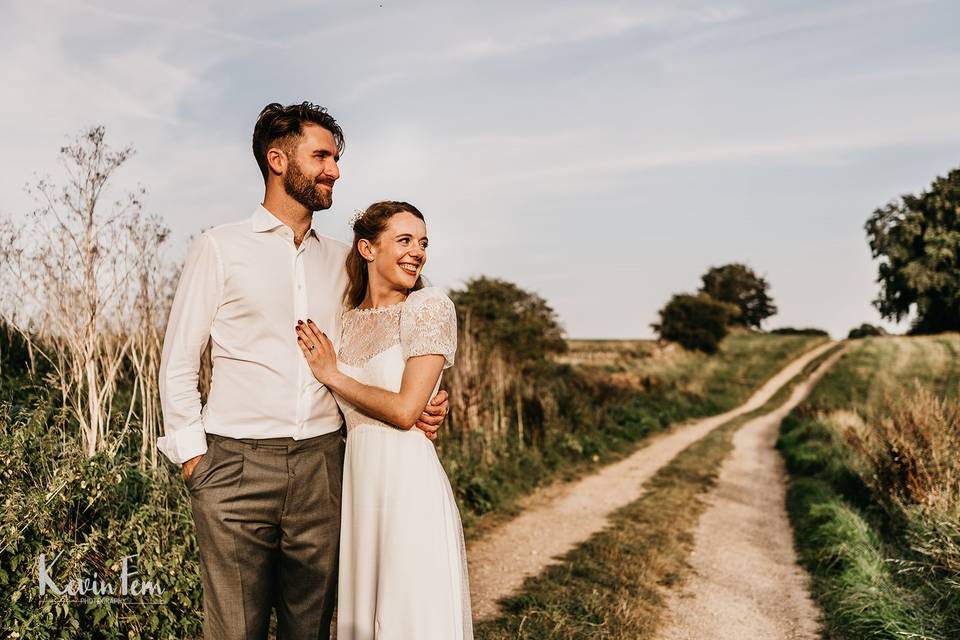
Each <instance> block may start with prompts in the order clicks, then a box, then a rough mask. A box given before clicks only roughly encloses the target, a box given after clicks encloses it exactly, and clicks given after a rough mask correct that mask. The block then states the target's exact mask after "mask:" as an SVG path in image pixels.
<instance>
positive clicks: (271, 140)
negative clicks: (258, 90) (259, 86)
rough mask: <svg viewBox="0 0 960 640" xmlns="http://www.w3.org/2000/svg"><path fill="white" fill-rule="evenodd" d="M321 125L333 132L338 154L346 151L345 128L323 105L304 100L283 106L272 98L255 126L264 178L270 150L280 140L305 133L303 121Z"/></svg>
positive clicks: (255, 153)
mask: <svg viewBox="0 0 960 640" xmlns="http://www.w3.org/2000/svg"><path fill="white" fill-rule="evenodd" d="M305 123H312V124H316V125H319V126H321V127H323V128H324V129H326V130H327V131H329V132H330V133H331V134H333V139H334V140H335V141H336V143H337V155H339V154H341V153H343V131H341V130H340V125H339V124H337V121H336V120H335V119H334V117H333V116H332V115H330V114H329V113H327V110H326V109H325V108H324V107H321V106H319V105H315V104H313V103H312V102H301V103H300V104H290V105H287V106H283V105H282V104H280V103H278V102H272V103H270V104H268V105H267V106H265V107H264V108H263V110H262V111H261V112H260V115H259V116H258V117H257V124H256V125H255V126H254V127H253V157H254V158H256V159H257V164H258V165H259V166H260V173H262V174H263V180H264V182H266V180H267V172H268V171H269V167H268V166H267V150H268V149H269V148H270V147H273V146H277V143H278V142H279V143H280V144H282V145H283V144H289V143H292V142H294V141H295V140H296V139H297V138H299V137H300V135H301V134H302V133H303V125H304V124H305Z"/></svg>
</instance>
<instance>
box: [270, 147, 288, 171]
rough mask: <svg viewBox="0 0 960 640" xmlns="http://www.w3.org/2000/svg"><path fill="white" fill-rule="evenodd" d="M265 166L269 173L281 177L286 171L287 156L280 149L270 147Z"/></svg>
mask: <svg viewBox="0 0 960 640" xmlns="http://www.w3.org/2000/svg"><path fill="white" fill-rule="evenodd" d="M267 166H268V167H270V171H272V172H273V173H274V174H276V175H278V176H282V175H283V173H284V171H286V170H287V154H286V152H285V151H284V150H283V149H281V148H280V147H270V148H269V149H267Z"/></svg>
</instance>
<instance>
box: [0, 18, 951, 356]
mask: <svg viewBox="0 0 960 640" xmlns="http://www.w3.org/2000/svg"><path fill="white" fill-rule="evenodd" d="M161 5H162V6H161ZM2 10H3V14H4V21H3V24H2V25H0V52H2V57H3V59H4V60H6V61H7V62H6V63H5V64H4V65H3V67H2V68H0V84H2V86H3V87H4V96H5V98H6V99H5V100H4V106H3V110H4V115H5V117H4V118H3V125H2V127H3V140H4V141H5V149H6V150H7V153H6V154H4V157H3V159H2V162H3V163H4V166H3V167H2V169H3V171H0V212H3V213H12V214H15V215H16V214H18V213H21V212H24V211H26V210H28V209H29V207H30V204H29V200H28V199H27V198H26V196H25V195H24V194H23V191H22V186H23V184H24V183H26V182H27V181H29V180H31V179H32V176H33V175H34V174H35V173H39V174H44V173H53V174H55V173H56V169H57V166H56V153H57V149H58V148H59V146H60V145H61V144H62V143H63V141H64V140H65V139H66V136H68V135H69V134H72V133H75V132H76V131H78V130H79V129H81V128H82V127H85V126H88V125H92V124H104V125H106V126H107V128H108V133H109V136H110V138H111V139H112V140H113V141H114V142H115V143H117V144H118V145H119V144H124V143H129V144H132V145H134V146H135V147H136V149H137V155H136V156H135V157H134V159H133V160H132V161H131V162H130V163H129V165H128V166H127V167H126V168H125V170H124V171H123V173H122V174H121V175H120V176H118V186H121V187H122V186H125V185H135V184H142V185H143V186H145V187H146V188H147V190H148V198H147V207H148V209H149V210H150V211H154V212H156V213H159V214H161V215H162V216H163V217H164V218H165V219H166V221H167V223H168V224H169V225H170V226H171V228H172V229H173V230H174V236H173V238H172V241H171V245H170V251H169V256H170V259H171V260H176V259H180V258H182V256H183V253H184V250H185V247H186V239H187V238H188V237H189V236H190V235H192V234H194V233H196V232H197V231H198V230H200V229H201V228H204V227H207V226H211V225H214V224H219V223H222V222H227V221H231V220H235V219H238V218H242V217H246V216H248V215H249V213H250V212H251V211H252V208H253V207H254V206H256V204H257V202H259V201H260V197H261V195H262V181H261V179H260V176H259V173H258V171H257V168H256V164H255V163H254V160H253V158H252V155H251V153H250V150H249V139H250V133H251V130H252V126H253V122H254V120H255V118H256V115H257V113H258V112H259V110H260V108H261V107H263V105H264V104H266V103H268V102H272V101H279V102H296V101H300V100H304V99H308V100H311V101H314V102H317V103H319V104H323V105H325V106H327V107H328V108H329V109H330V111H331V112H332V113H333V114H334V115H335V116H336V117H337V118H338V119H339V120H340V122H341V123H342V125H343V127H344V130H345V133H346V137H347V150H346V153H345V154H344V157H343V159H342V162H341V171H342V178H341V180H340V181H339V182H338V185H337V187H336V189H335V192H334V207H333V209H331V210H330V211H329V212H326V213H324V214H318V215H322V216H323V218H322V219H321V227H322V229H323V230H324V231H325V232H326V233H328V234H330V235H333V236H336V237H339V238H342V239H348V238H349V230H348V228H347V223H348V220H349V219H350V217H351V216H352V215H353V212H354V211H355V210H357V209H361V208H363V207H365V206H366V205H367V204H369V203H370V202H373V201H375V200H380V199H404V200H409V201H410V202H413V203H414V204H416V205H417V206H418V207H419V208H420V209H421V210H422V211H423V212H424V214H425V215H426V217H427V223H428V228H429V234H430V237H431V247H430V256H429V262H428V266H427V273H428V274H429V275H430V277H431V279H432V280H433V281H434V282H435V283H436V284H440V285H443V286H447V287H455V286H459V285H460V284H461V283H463V282H464V281H465V280H466V279H468V278H470V277H472V276H477V275H489V276H496V277H501V278H505V279H508V280H511V281H514V282H516V283H517V284H519V285H520V286H522V287H524V288H527V289H530V290H533V291H536V292H538V293H539V294H540V295H542V296H544V297H545V298H546V299H547V300H548V301H549V302H550V303H551V304H552V305H553V307H554V308H555V309H556V310H557V312H558V314H559V315H560V317H561V319H562V321H563V324H564V325H565V327H566V329H567V332H568V334H569V335H571V336H572V337H608V338H614V337H649V336H650V335H651V330H650V328H649V324H650V323H651V322H653V321H655V320H656V312H657V310H658V309H659V308H660V307H661V306H662V305H663V303H664V302H665V301H666V300H667V299H668V298H669V296H670V295H671V294H672V293H675V292H681V291H693V290H695V289H696V288H697V287H698V286H699V284H700V281H699V276H700V275H701V274H702V273H703V272H704V271H705V270H706V269H707V268H709V267H710V266H713V265H719V264H723V263H726V262H733V261H742V262H746V263H748V264H750V265H751V266H752V267H753V268H754V269H756V270H757V271H758V272H759V273H761V274H762V275H765V276H766V277H767V278H768V280H769V281H770V283H771V287H772V289H771V292H772V295H773V297H774V299H775V301H776V303H777V304H778V306H779V308H780V313H779V315H778V316H776V317H774V318H772V319H771V320H770V321H769V327H777V326H784V325H793V326H818V327H823V328H825V329H827V330H829V331H830V332H831V333H833V334H834V335H835V336H842V335H845V334H846V331H847V330H848V329H849V328H850V327H851V326H854V325H856V324H859V323H860V322H864V321H869V322H878V321H879V317H878V315H877V313H876V311H875V310H874V309H873V308H872V306H871V304H870V301H871V300H872V299H873V298H874V297H875V295H876V287H875V284H874V278H875V266H874V264H873V263H872V262H871V259H870V255H869V250H868V247H867V244H866V240H865V237H864V233H863V223H864V221H865V220H866V218H867V217H868V216H869V215H870V213H871V211H872V210H873V209H874V208H876V207H878V206H880V205H883V204H885V203H886V202H887V201H888V200H890V199H892V198H895V197H897V196H899V195H900V194H902V193H906V192H916V191H918V190H920V189H923V188H925V187H926V186H927V185H928V184H929V183H930V182H931V181H932V179H933V178H934V177H935V176H936V175H942V174H944V173H945V172H946V171H948V170H949V169H950V168H952V167H955V166H957V165H958V164H960V39H958V38H957V37H956V26H957V25H958V24H960V5H958V4H957V3H953V2H917V1H899V2H885V1H883V0H877V1H870V2H750V1H742V2H683V1H671V2H636V1H635V2H606V1H603V0H600V1H595V2H590V3H587V2H579V3H573V2H562V1H560V2H558V1H556V0H554V1H550V2H544V1H540V0H535V1H532V2H526V3H509V4H508V3H505V2H490V1H487V2H483V3H479V2H478V3H460V2H444V3H440V2H432V3H431V2H397V1H391V0H383V1H382V2H379V1H378V2H365V1H357V0H353V1H352V2H317V1H316V0H312V1H309V2H308V1H305V0H303V1H296V0H294V1H287V2H284V1H277V2H271V3H237V2H220V1H214V2H204V3H186V2H167V3H154V2H140V1H132V2H130V1H128V2H123V3H120V2H105V1H91V2H86V1H73V0H71V1H69V2H68V1H45V0H30V1H29V2H28V1H22V2H9V1H7V2H3V3H2ZM887 326H888V327H889V328H893V329H896V327H895V326H893V325H889V324H888V325H887ZM901 328H902V327H901Z"/></svg>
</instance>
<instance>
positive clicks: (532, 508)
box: [467, 343, 832, 637]
mask: <svg viewBox="0 0 960 640" xmlns="http://www.w3.org/2000/svg"><path fill="white" fill-rule="evenodd" d="M831 346H832V343H827V344H823V345H820V346H818V347H815V348H814V349H812V350H810V351H808V352H807V353H805V354H804V355H802V356H800V357H799V358H797V359H796V360H794V361H793V362H791V363H790V364H789V365H787V366H786V367H785V368H784V369H783V370H782V371H780V372H779V373H778V374H776V375H775V376H774V377H773V378H771V379H770V380H769V381H767V383H766V384H764V385H763V386H762V387H761V388H760V389H758V390H757V391H756V392H755V393H754V394H753V395H752V396H751V397H750V399H749V400H748V401H747V402H746V403H744V404H743V405H741V406H740V407H737V408H736V409H733V410H731V411H728V412H726V413H723V414H720V415H717V416H711V417H709V418H704V419H702V420H697V421H694V422H690V423H686V424H682V425H677V426H675V427H673V428H672V429H671V430H670V431H668V432H665V433H662V434H658V435H657V436H654V437H651V438H650V443H649V444H647V445H646V446H644V447H643V448H642V449H640V450H638V451H637V452H636V453H634V454H632V455H630V456H629V457H627V458H625V459H623V460H621V461H619V462H616V463H613V464H611V465H608V466H606V467H604V468H602V469H601V470H599V471H598V472H597V473H595V474H592V475H590V476H587V477H585V478H582V479H580V480H577V481H574V482H569V483H557V484H554V485H550V486H548V487H545V488H543V489H541V490H538V491H536V492H534V494H533V495H531V496H530V497H528V498H527V499H525V500H523V501H522V502H521V504H520V507H521V509H522V512H521V514H520V515H519V516H517V517H516V518H514V519H513V520H510V521H508V522H506V523H504V524H503V525H501V526H499V527H497V528H496V529H494V530H493V531H491V532H490V533H488V534H486V535H485V536H483V537H482V538H480V539H478V540H475V541H473V542H472V543H471V544H469V545H468V549H467V558H468V560H469V565H470V567H469V569H470V588H471V594H472V606H473V616H474V618H475V619H479V618H484V617H488V616H490V615H493V614H495V613H497V612H498V609H499V607H498V605H497V600H499V599H500V598H503V597H505V596H508V595H510V594H512V593H514V592H515V591H516V590H517V589H518V588H519V587H520V585H521V584H522V583H523V580H524V578H526V577H527V576H533V575H537V574H539V573H540V572H541V571H542V570H543V569H544V567H546V566H547V565H548V564H550V563H551V562H552V561H553V559H554V558H555V557H556V556H559V555H562V554H564V553H566V552H567V551H569V550H570V549H572V548H573V547H575V546H576V545H578V544H580V543H581V542H583V541H585V540H586V539H587V538H589V537H590V536H591V535H592V534H593V533H595V532H597V531H599V530H601V529H603V528H604V527H606V526H607V524H608V520H607V516H608V515H609V514H610V513H611V512H613V511H615V510H617V509H619V508H620V507H623V506H625V505H627V504H629V503H631V502H633V501H634V500H636V499H637V498H639V497H640V496H641V494H642V486H641V485H642V483H643V482H645V481H646V480H648V479H649V478H650V477H651V476H653V474H655V473H656V472H657V471H658V470H659V469H660V468H661V467H663V466H664V465H665V464H667V463H668V462H669V461H670V460H671V459H673V457H674V456H676V455H677V454H678V453H680V452H681V451H683V450H684V449H685V448H686V447H687V446H689V445H690V444H692V443H693V442H695V441H696V440H698V439H700V438H702V437H703V436H704V435H706V434H707V433H709V432H710V431H711V430H713V429H715V428H716V427H718V426H720V425H721V424H723V423H725V422H727V421H728V420H731V419H732V418H735V417H737V416H739V415H742V414H744V413H748V412H750V411H753V410H754V409H757V408H759V407H761V406H763V405H764V404H765V403H766V402H767V400H769V399H770V398H771V397H772V396H773V394H774V393H776V391H777V390H778V389H779V388H780V387H781V386H783V385H784V384H786V383H787V382H789V381H790V379H791V378H793V377H794V376H795V375H797V374H798V373H800V372H801V371H802V370H803V368H804V367H805V366H806V365H807V364H808V363H809V362H810V361H812V360H814V359H815V358H816V357H817V356H819V355H820V354H821V353H823V352H824V351H826V350H827V349H829V348H830V347H831ZM714 637H725V636H714Z"/></svg>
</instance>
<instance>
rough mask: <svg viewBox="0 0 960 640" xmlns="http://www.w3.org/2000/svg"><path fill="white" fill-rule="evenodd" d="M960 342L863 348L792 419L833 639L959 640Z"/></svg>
mask: <svg viewBox="0 0 960 640" xmlns="http://www.w3.org/2000/svg"><path fill="white" fill-rule="evenodd" d="M958 352H960V335H957V334H945V335H940V336H930V337H883V338H869V339H866V340H864V341H861V342H858V343H856V344H854V345H853V346H852V347H851V349H850V351H849V352H848V354H847V355H846V356H845V357H844V358H843V359H842V360H841V361H840V362H839V363H838V364H837V366H836V367H835V368H834V369H833V370H832V371H830V372H829V373H828V374H827V376H826V377H825V378H824V380H823V381H822V382H821V383H820V385H819V386H818V387H817V389H816V390H815V392H814V393H813V394H812V395H811V397H810V398H809V399H808V401H807V402H806V403H805V404H804V405H802V406H801V407H799V408H798V409H797V411H795V412H794V413H793V414H792V415H791V416H789V417H788V418H787V420H785V421H784V425H783V430H782V434H781V438H780V442H779V447H780V449H781V451H782V452H783V454H784V457H785V459H786V462H787V467H788V469H789V471H790V474H791V486H790V489H789V492H788V508H789V511H790V516H791V520H792V522H793V524H794V527H795V530H796V540H797V547H798V550H799V552H800V555H801V559H802V560H803V562H804V563H805V564H806V565H807V566H808V568H809V569H810V570H811V572H812V574H813V578H814V592H815V596H816V598H817V600H818V601H819V603H820V605H821V607H822V608H823V610H824V614H825V618H826V620H825V622H826V624H827V631H828V637H830V638H843V639H847V638H849V639H851V640H852V639H860V638H922V639H942V640H947V639H953V638H958V637H960V459H958V455H957V452H958V451H960V405H958V402H957V401H958V396H960V384H958V383H960V361H958V358H957V355H958Z"/></svg>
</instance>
